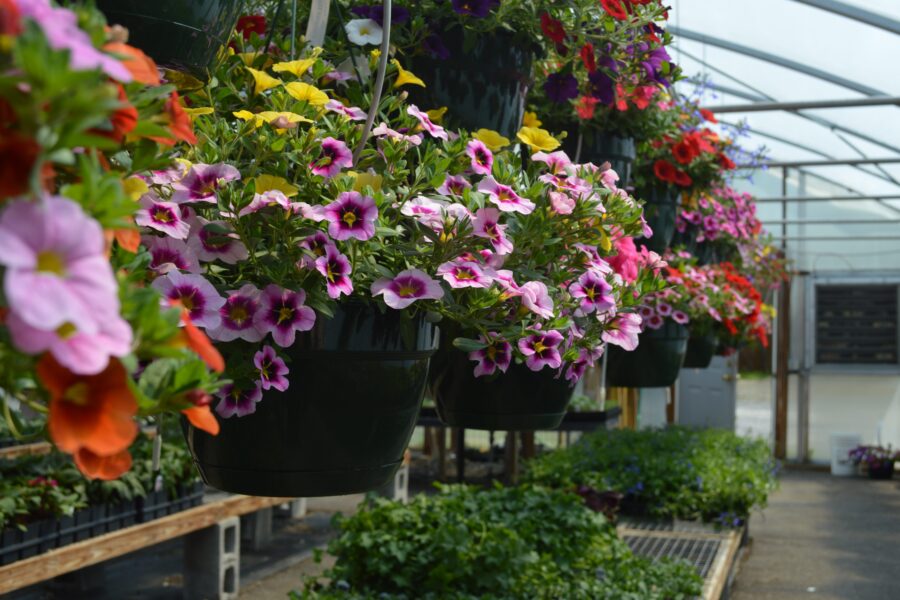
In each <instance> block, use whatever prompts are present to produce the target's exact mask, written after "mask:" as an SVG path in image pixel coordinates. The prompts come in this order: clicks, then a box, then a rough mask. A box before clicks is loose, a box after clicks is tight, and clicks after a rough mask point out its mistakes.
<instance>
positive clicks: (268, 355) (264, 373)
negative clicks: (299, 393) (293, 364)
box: [253, 344, 290, 392]
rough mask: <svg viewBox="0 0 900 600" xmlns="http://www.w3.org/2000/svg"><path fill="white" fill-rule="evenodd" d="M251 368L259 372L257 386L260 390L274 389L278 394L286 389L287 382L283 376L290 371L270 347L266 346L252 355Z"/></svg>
mask: <svg viewBox="0 0 900 600" xmlns="http://www.w3.org/2000/svg"><path fill="white" fill-rule="evenodd" d="M253 366H254V367H256V368H257V370H258V371H259V385H260V387H262V389H264V390H269V389H276V390H278V391H279V392H283V391H285V390H286V389H288V383H289V382H288V380H287V377H285V375H287V374H288V373H290V371H289V370H288V368H287V365H286V364H284V361H283V360H282V359H281V358H279V357H278V354H276V353H275V348H273V347H272V346H269V345H268V344H266V345H265V346H263V348H262V350H260V351H259V352H257V353H256V354H254V355H253Z"/></svg>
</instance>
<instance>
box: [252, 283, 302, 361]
mask: <svg viewBox="0 0 900 600" xmlns="http://www.w3.org/2000/svg"><path fill="white" fill-rule="evenodd" d="M305 301H306V292H305V291H303V290H297V291H296V292H294V291H291V290H286V289H284V288H281V287H278V286H277V285H275V284H269V285H267V286H266V289H265V290H263V295H262V303H261V306H260V310H259V312H257V313H256V318H255V319H254V323H255V324H256V326H257V327H258V328H259V329H260V330H261V331H263V332H264V333H271V334H272V339H273V340H275V343H276V344H278V345H279V346H281V347H282V348H288V347H290V346H292V345H293V344H294V338H295V337H296V335H297V332H298V331H309V330H310V329H312V328H313V325H315V323H316V313H315V311H314V310H313V309H311V308H310V307H308V306H305V305H304V304H303V303H304V302H305Z"/></svg>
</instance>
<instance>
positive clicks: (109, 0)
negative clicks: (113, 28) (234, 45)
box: [97, 0, 244, 77]
mask: <svg viewBox="0 0 900 600" xmlns="http://www.w3.org/2000/svg"><path fill="white" fill-rule="evenodd" d="M243 4H244V3H243V2H242V1H241V0H97V6H98V7H99V8H100V10H101V11H103V14H105V15H106V19H107V21H109V23H110V24H118V25H124V26H125V27H127V28H128V32H129V38H128V41H129V43H130V44H131V45H133V46H136V47H138V48H140V49H141V50H143V51H144V52H146V53H147V54H149V55H150V57H152V58H153V59H154V60H155V61H156V62H157V63H158V64H160V65H162V66H166V67H174V68H176V69H184V70H187V71H190V72H192V73H194V74H195V75H198V76H204V77H205V75H206V72H207V69H208V68H209V67H210V65H212V63H213V61H214V60H215V58H216V53H217V52H218V51H219V49H220V48H222V47H223V46H225V45H226V44H227V43H228V37H229V36H230V35H231V32H232V30H233V29H234V25H235V23H236V22H237V18H238V15H239V14H240V11H241V8H242V6H243Z"/></svg>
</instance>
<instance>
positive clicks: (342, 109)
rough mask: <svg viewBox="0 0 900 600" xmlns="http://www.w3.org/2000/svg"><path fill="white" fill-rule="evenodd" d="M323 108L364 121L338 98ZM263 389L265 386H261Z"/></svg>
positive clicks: (360, 113) (358, 111)
mask: <svg viewBox="0 0 900 600" xmlns="http://www.w3.org/2000/svg"><path fill="white" fill-rule="evenodd" d="M325 110H330V111H331V112H335V113H337V114H339V115H342V116H344V117H346V118H347V119H350V120H351V121H365V120H366V113H365V111H364V110H363V109H361V108H357V107H355V106H344V104H343V103H341V102H340V101H338V100H329V101H328V102H327V103H326V104H325ZM263 389H265V388H263Z"/></svg>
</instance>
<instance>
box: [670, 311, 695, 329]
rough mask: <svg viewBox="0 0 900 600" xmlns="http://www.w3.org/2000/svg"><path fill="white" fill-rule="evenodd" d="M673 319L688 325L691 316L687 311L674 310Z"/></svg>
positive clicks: (680, 323)
mask: <svg viewBox="0 0 900 600" xmlns="http://www.w3.org/2000/svg"><path fill="white" fill-rule="evenodd" d="M672 320H673V321H675V322H676V323H678V324H679V325H687V322H688V321H690V320H691V319H690V317H688V316H687V313H685V312H683V311H680V310H676V311H673V312H672Z"/></svg>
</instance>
